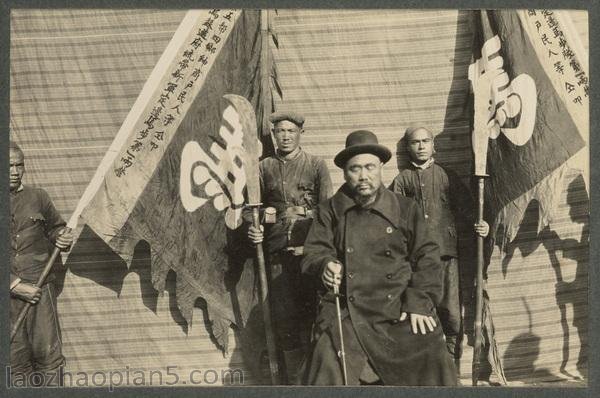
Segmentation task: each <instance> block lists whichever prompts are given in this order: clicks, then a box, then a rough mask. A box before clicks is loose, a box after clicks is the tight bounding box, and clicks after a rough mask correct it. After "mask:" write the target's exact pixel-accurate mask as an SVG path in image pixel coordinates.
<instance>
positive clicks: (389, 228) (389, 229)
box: [385, 227, 394, 234]
mask: <svg viewBox="0 0 600 398" xmlns="http://www.w3.org/2000/svg"><path fill="white" fill-rule="evenodd" d="M385 232H387V233H388V234H391V233H392V232H394V230H393V229H392V227H387V228H386V229H385Z"/></svg>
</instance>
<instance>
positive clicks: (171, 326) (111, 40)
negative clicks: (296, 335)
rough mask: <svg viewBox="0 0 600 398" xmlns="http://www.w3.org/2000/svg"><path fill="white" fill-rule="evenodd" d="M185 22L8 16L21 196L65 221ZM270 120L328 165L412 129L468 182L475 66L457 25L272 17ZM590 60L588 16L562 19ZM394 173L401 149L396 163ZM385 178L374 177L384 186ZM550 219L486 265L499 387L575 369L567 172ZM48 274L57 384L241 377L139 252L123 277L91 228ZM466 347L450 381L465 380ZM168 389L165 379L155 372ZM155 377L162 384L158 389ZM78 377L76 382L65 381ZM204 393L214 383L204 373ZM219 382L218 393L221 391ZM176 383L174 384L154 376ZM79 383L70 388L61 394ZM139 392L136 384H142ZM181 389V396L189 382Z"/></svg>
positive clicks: (171, 17) (574, 215) (581, 309)
mask: <svg viewBox="0 0 600 398" xmlns="http://www.w3.org/2000/svg"><path fill="white" fill-rule="evenodd" d="M184 14H185V11H183V10H182V11H157V10H43V11H42V10H13V12H12V15H11V59H10V68H11V90H10V100H11V102H10V106H11V110H10V117H11V119H10V120H11V125H10V127H11V138H14V139H15V140H16V141H17V142H18V143H19V144H20V145H22V147H23V149H24V152H25V155H26V162H27V164H26V167H27V172H26V176H25V182H26V183H30V184H34V185H39V186H41V187H44V188H45V189H46V190H47V191H48V192H49V194H50V196H51V198H52V199H53V200H54V202H55V204H56V206H57V208H58V210H59V211H60V212H61V214H63V216H64V217H65V219H67V218H68V217H69V216H70V215H71V213H72V212H73V210H74V208H75V205H76V203H77V201H78V199H79V197H80V196H81V194H82V193H83V190H84V189H85V187H86V185H87V183H88V182H89V180H90V179H91V177H92V176H93V174H94V172H95V170H96V167H97V166H98V164H99V162H100V160H101V159H102V157H103V156H104V153H105V152H106V150H107V148H108V147H109V145H110V143H111V141H112V139H113V138H114V136H115V134H116V132H117V131H118V130H119V127H120V125H121V123H122V122H123V120H124V119H125V117H126V115H127V113H128V111H129V110H130V108H131V106H132V105H133V103H134V102H135V99H136V97H137V95H138V94H139V92H140V90H141V88H142V86H143V85H144V82H145V80H146V78H147V77H148V75H149V73H150V71H151V70H152V68H153V67H154V65H155V63H156V61H157V60H158V59H159V57H160V55H161V53H162V51H163V50H164V49H165V47H166V45H167V43H168V42H169V40H170V38H171V37H172V35H173V33H174V31H175V30H176V29H177V26H178V25H179V23H180V22H181V20H182V18H183V16H184ZM270 15H271V24H272V30H273V32H274V33H275V35H276V43H277V45H275V42H273V43H272V45H271V47H272V51H273V61H274V64H275V70H276V76H275V78H274V82H276V83H277V84H274V91H275V92H276V91H278V90H277V88H279V92H280V93H281V95H279V93H276V94H275V95H274V101H275V108H282V107H293V108H294V109H295V110H297V111H299V112H302V113H304V115H305V116H306V118H307V122H306V125H305V128H306V131H307V132H306V133H305V135H304V136H303V147H304V148H305V149H306V150H307V151H309V152H311V153H313V154H316V155H319V156H321V157H323V158H324V159H325V161H326V162H327V164H328V165H329V167H330V170H331V172H332V178H333V181H334V184H335V185H336V186H339V185H340V184H341V183H342V174H341V172H340V171H339V170H338V169H337V168H335V166H334V165H333V157H334V156H335V154H336V153H337V152H338V151H339V150H340V149H341V148H342V147H343V145H344V140H345V136H346V134H347V133H348V132H350V131H352V130H355V129H359V128H368V129H371V130H373V131H375V132H376V133H377V134H378V136H379V137H380V140H381V141H382V142H383V143H384V144H385V145H387V146H388V147H389V148H390V149H391V150H393V151H394V152H396V151H397V149H398V148H397V142H398V139H399V138H400V134H401V132H403V131H404V129H405V128H406V127H407V126H408V125H412V124H423V125H426V126H428V127H430V128H431V129H432V130H433V131H436V132H439V133H440V134H439V135H438V137H437V138H436V149H437V151H438V154H437V160H438V161H439V162H440V163H442V164H444V165H446V166H448V167H450V168H452V169H453V170H455V171H456V172H458V173H459V175H461V176H462V177H464V178H465V181H466V180H467V179H468V174H469V172H470V170H471V164H470V161H471V160H470V159H471V150H470V143H469V142H470V141H469V140H470V132H469V120H467V118H466V115H467V113H466V112H465V107H466V102H467V96H468V91H469V82H468V80H467V67H468V65H469V63H470V61H471V59H470V57H471V52H472V48H471V37H472V36H471V35H472V32H471V31H470V28H469V25H468V19H467V12H466V11H460V12H457V11H452V10H449V11H448V10H444V11H437V10H427V11H423V10H402V11H390V10H386V11H385V12H381V11H361V10H354V11H339V10H335V11H327V10H322V11H316V10H278V12H277V13H275V12H271V13H270ZM574 15H575V16H576V18H575V22H576V26H577V30H578V31H579V33H580V34H581V35H582V39H583V42H584V46H585V47H586V48H587V15H586V14H585V12H579V13H577V14H574ZM404 161H405V156H404V154H403V152H402V151H400V154H399V156H398V163H402V162H404ZM396 173H397V164H395V162H394V161H391V162H389V163H388V164H387V165H386V166H385V168H384V180H385V182H386V184H387V183H389V182H391V180H392V178H393V177H394V176H395V175H396ZM559 189H560V190H561V192H562V196H561V201H560V204H559V214H558V215H557V217H555V219H554V220H553V222H552V223H551V224H550V226H549V227H548V228H546V229H545V230H544V231H543V232H542V233H541V234H538V233H537V230H536V227H537V220H536V216H537V211H536V208H535V203H534V204H532V205H531V208H530V209H528V211H527V213H526V216H525V220H524V221H523V222H522V224H521V226H520V228H519V231H518V234H517V237H516V239H515V240H514V241H513V243H512V244H511V245H510V246H509V247H508V248H507V253H508V254H505V253H501V252H499V251H496V252H494V254H493V256H492V263H491V265H490V268H489V271H488V273H489V282H488V292H489V294H490V299H491V309H492V313H493V316H494V323H495V326H496V339H497V343H498V346H499V351H500V353H501V357H502V362H503V365H504V368H505V373H506V376H507V378H508V380H509V382H519V381H522V382H538V381H543V380H557V379H574V378H576V377H577V376H578V373H585V371H586V358H587V350H586V348H587V347H586V345H587V338H586V337H587V312H588V306H587V266H588V256H589V253H588V240H589V224H588V222H589V200H588V193H587V191H586V184H585V178H584V177H582V174H581V172H579V171H576V170H573V171H572V172H571V173H570V174H569V176H568V178H566V179H565V184H564V186H562V187H559ZM76 234H77V235H78V236H79V238H78V240H77V243H76V245H75V247H74V248H73V251H72V253H70V255H69V256H68V259H65V260H63V261H66V262H67V263H68V266H69V270H68V271H66V272H65V271H64V268H58V270H57V271H58V272H59V276H60V277H59V287H60V295H59V301H58V307H59V312H60V320H61V324H62V330H63V341H64V353H65V356H66V357H67V371H70V372H73V373H74V374H75V373H76V372H84V373H85V374H87V375H91V374H93V372H96V371H110V370H116V369H121V370H122V369H139V370H157V369H158V370H162V371H163V372H167V370H168V369H167V367H174V368H170V370H171V372H172V373H175V374H177V375H178V377H179V380H177V382H178V384H183V383H184V382H186V381H187V378H188V376H189V373H190V371H191V370H194V369H199V370H202V371H206V370H208V369H214V370H216V371H217V373H218V375H217V376H221V373H220V372H221V370H223V369H230V368H232V369H236V368H240V369H244V370H245V371H246V373H245V378H244V382H245V383H246V384H252V383H256V382H258V376H260V375H257V374H253V373H252V372H251V371H250V370H249V369H248V368H247V367H246V366H245V365H244V361H243V356H242V354H241V350H240V348H239V347H240V344H239V342H238V337H237V335H236V334H234V333H230V355H229V356H228V357H227V358H224V357H223V355H222V354H221V352H220V351H218V350H217V348H216V346H215V344H214V342H212V341H211V339H210V337H209V335H208V332H207V330H206V327H205V325H204V324H203V322H202V319H204V320H205V321H207V318H205V317H204V314H205V308H203V304H202V303H201V302H199V303H198V304H197V307H196V308H195V309H194V319H195V321H194V324H193V328H191V329H188V327H187V325H186V323H185V322H184V320H183V318H182V316H181V314H180V313H179V310H178V308H177V306H176V303H175V299H174V295H175V285H174V281H173V278H172V277H171V278H168V279H167V284H166V288H165V289H166V292H164V293H163V294H162V295H159V293H158V292H156V291H155V290H154V288H153V287H152V283H151V280H150V264H149V258H150V254H149V248H148V246H147V245H144V244H140V245H138V247H137V250H136V252H135V255H134V259H133V262H132V266H131V267H130V268H129V269H127V267H126V266H125V263H124V262H123V261H122V260H121V259H120V258H119V257H118V256H117V255H115V254H114V253H113V252H112V250H110V248H109V247H108V246H106V245H105V244H104V243H103V241H102V240H101V239H99V238H98V237H97V236H96V235H95V234H94V233H93V232H92V231H91V230H90V229H89V228H87V227H85V226H84V225H80V226H79V228H78V230H77V231H76ZM470 356H471V353H470V352H469V351H468V349H467V350H466V351H465V354H464V357H463V358H464V359H463V361H462V365H463V366H462V373H463V374H462V376H463V377H464V378H465V379H467V378H469V377H470V375H469V372H470ZM164 375H166V373H164ZM165 377H166V376H165ZM74 378H75V379H76V377H74ZM205 379H206V382H205V383H204V384H210V383H209V382H210V381H212V380H213V379H214V377H213V375H212V374H211V376H210V377H208V376H207V377H206V378H205ZM225 379H226V377H221V378H219V377H217V380H216V381H215V383H217V384H221V383H228V382H229V379H226V380H225ZM166 380H168V381H173V380H174V377H170V378H166ZM73 384H74V385H75V383H73ZM146 384H149V383H148V380H146ZM188 384H189V383H188Z"/></svg>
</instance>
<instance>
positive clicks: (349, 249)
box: [346, 247, 354, 253]
mask: <svg viewBox="0 0 600 398" xmlns="http://www.w3.org/2000/svg"><path fill="white" fill-rule="evenodd" d="M346 251H347V252H348V253H352V252H354V248H353V247H349V248H347V249H346Z"/></svg>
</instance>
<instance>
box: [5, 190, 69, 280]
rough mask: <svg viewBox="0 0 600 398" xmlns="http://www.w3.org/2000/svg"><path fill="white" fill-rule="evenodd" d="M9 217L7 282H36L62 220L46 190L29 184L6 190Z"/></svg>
mask: <svg viewBox="0 0 600 398" xmlns="http://www.w3.org/2000/svg"><path fill="white" fill-rule="evenodd" d="M10 217H11V219H10V265H11V268H10V281H11V284H12V282H13V281H15V280H16V279H17V278H20V279H21V280H23V281H25V282H29V283H36V282H37V279H38V277H39V276H40V274H41V273H42V270H43V269H44V267H45V265H46V262H47V261H48V258H49V252H50V249H51V247H52V245H53V244H54V242H56V238H57V237H58V233H59V232H60V230H61V229H62V228H63V227H64V226H65V222H64V220H63V219H62V217H61V216H60V214H59V213H58V211H56V208H55V207H54V205H53V204H52V201H51V200H50V197H49V196H48V194H47V193H46V191H44V190H43V189H41V188H33V187H29V186H23V189H19V190H17V191H16V192H11V193H10ZM50 279H51V278H49V279H47V280H48V281H49V280H50Z"/></svg>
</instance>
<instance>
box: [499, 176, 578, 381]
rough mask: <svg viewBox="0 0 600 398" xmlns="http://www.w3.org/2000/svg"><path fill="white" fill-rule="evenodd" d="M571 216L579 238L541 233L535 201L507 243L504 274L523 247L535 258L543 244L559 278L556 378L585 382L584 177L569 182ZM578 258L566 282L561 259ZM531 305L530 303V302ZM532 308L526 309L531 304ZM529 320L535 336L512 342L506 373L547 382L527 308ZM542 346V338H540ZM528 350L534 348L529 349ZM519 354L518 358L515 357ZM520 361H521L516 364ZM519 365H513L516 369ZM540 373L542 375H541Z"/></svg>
mask: <svg viewBox="0 0 600 398" xmlns="http://www.w3.org/2000/svg"><path fill="white" fill-rule="evenodd" d="M567 206H568V209H569V212H568V216H569V220H570V222H572V223H577V224H582V234H581V237H580V239H579V240H578V239H573V238H566V239H562V238H561V237H560V236H559V235H558V233H557V232H556V231H554V230H553V229H552V228H551V226H547V227H546V228H544V229H543V230H542V231H541V233H540V234H539V235H538V234H537V225H538V218H539V204H538V202H537V201H532V202H531V203H530V204H529V206H528V208H527V211H526V212H525V217H524V219H523V221H522V222H521V225H520V227H519V231H518V233H517V236H516V237H515V240H514V241H513V242H512V243H510V244H509V245H507V254H506V257H505V258H504V259H503V261H502V272H503V275H504V276H506V275H507V273H508V272H509V265H510V263H511V260H512V258H513V256H514V253H515V250H516V249H517V248H518V249H519V250H520V252H521V256H522V257H523V258H525V257H527V256H529V255H531V254H532V253H533V252H535V250H536V249H538V248H539V246H540V245H543V247H544V249H545V250H546V251H547V253H548V256H549V261H550V265H551V266H552V269H553V270H554V274H555V276H556V284H555V291H554V297H555V300H556V304H557V305H558V308H559V311H560V324H561V332H562V340H563V342H562V360H561V365H560V376H558V375H554V379H556V378H557V377H562V378H565V379H575V380H578V379H581V378H582V377H586V375H587V346H588V342H587V319H588V304H587V294H588V290H587V284H588V278H587V275H588V272H587V264H588V260H589V199H588V196H587V192H586V188H585V182H584V179H583V176H582V175H577V176H576V177H575V178H573V180H572V181H571V182H570V183H569V186H568V190H567ZM561 257H562V258H563V259H569V260H574V261H575V262H576V270H575V276H574V278H573V279H572V280H571V281H565V278H564V275H563V269H562V267H561V261H560V258H561ZM525 305H526V303H525ZM526 307H527V306H526ZM569 307H570V308H571V309H572V314H573V315H572V322H573V323H572V326H574V327H575V329H576V330H577V333H578V337H579V347H578V349H577V353H576V355H577V357H576V367H577V371H578V373H579V374H572V373H571V372H569V371H567V369H566V368H567V365H568V363H569V361H571V360H572V355H573V353H574V351H575V348H573V347H571V346H570V327H569V326H570V325H569V317H568V308H569ZM527 311H528V314H529V316H530V332H529V334H528V335H519V336H517V337H515V339H513V341H511V343H510V344H509V347H508V349H507V351H506V353H505V355H504V362H505V364H506V365H505V368H506V374H507V376H509V377H510V375H511V374H512V375H513V377H517V378H522V377H525V375H529V376H528V377H527V378H528V379H529V378H531V377H534V378H536V379H539V378H541V377H545V378H548V377H546V376H548V375H546V374H544V373H543V371H542V370H539V369H534V368H533V363H534V362H535V360H536V359H537V356H538V355H539V348H538V349H537V351H535V350H533V351H532V350H531V349H530V347H533V343H534V340H535V339H533V337H531V336H533V335H532V334H531V317H532V314H531V312H530V311H529V308H527ZM536 339H537V340H535V341H537V346H538V347H539V343H540V339H539V337H536ZM524 347H529V348H527V349H526V350H525V351H524V350H523V348H524ZM513 355H514V357H513ZM514 358H518V359H519V362H515V359H514ZM511 364H514V365H511ZM528 366H530V367H528ZM540 372H541V373H540Z"/></svg>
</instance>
